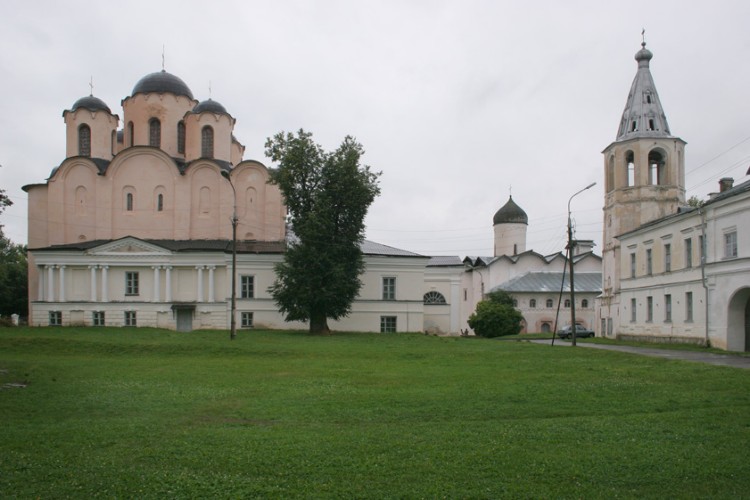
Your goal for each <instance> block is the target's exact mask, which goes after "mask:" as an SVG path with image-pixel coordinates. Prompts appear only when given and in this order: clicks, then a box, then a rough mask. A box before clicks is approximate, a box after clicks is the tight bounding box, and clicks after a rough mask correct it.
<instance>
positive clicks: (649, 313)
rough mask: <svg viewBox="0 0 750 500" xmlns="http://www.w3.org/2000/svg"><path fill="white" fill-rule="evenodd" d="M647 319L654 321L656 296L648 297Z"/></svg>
mask: <svg viewBox="0 0 750 500" xmlns="http://www.w3.org/2000/svg"><path fill="white" fill-rule="evenodd" d="M646 321H647V322H649V323H651V322H652V321H654V298H653V297H646Z"/></svg>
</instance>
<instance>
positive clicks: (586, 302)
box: [581, 299, 589, 309]
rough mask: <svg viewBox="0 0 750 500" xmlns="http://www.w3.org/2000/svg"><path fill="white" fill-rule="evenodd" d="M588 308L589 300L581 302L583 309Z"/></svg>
mask: <svg viewBox="0 0 750 500" xmlns="http://www.w3.org/2000/svg"><path fill="white" fill-rule="evenodd" d="M588 307H589V301H588V299H583V300H582V301H581V309H588Z"/></svg>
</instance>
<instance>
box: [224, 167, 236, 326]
mask: <svg viewBox="0 0 750 500" xmlns="http://www.w3.org/2000/svg"><path fill="white" fill-rule="evenodd" d="M221 176H222V177H224V178H225V179H226V180H228V181H229V185H230V186H232V196H233V198H234V203H233V204H232V307H231V309H232V312H231V318H230V320H229V325H230V326H229V339H230V340H234V339H235V337H237V222H238V219H237V191H236V190H235V189H234V184H233V183H232V179H231V177H229V172H227V171H226V170H222V171H221Z"/></svg>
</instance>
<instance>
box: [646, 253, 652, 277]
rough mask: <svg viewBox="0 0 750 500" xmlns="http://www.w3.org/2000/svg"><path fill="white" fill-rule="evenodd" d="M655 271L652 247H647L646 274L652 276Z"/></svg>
mask: <svg viewBox="0 0 750 500" xmlns="http://www.w3.org/2000/svg"><path fill="white" fill-rule="evenodd" d="M653 271H654V267H653V259H652V254H651V249H650V248H647V249H646V274H648V275H649V276H651V274H653Z"/></svg>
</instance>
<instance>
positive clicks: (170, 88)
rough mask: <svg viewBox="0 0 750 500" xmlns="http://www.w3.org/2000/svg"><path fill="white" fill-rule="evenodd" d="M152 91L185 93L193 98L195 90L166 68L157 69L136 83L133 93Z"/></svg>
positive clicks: (175, 93)
mask: <svg viewBox="0 0 750 500" xmlns="http://www.w3.org/2000/svg"><path fill="white" fill-rule="evenodd" d="M150 92H156V93H170V94H174V95H184V96H186V97H188V98H190V99H192V98H193V92H192V91H191V90H190V87H188V86H187V84H186V83H185V82H183V81H182V79H180V78H179V77H177V76H175V75H173V74H171V73H167V72H166V71H164V70H161V71H157V72H156V73H150V74H148V75H146V76H144V77H143V78H141V79H140V80H138V83H136V84H135V87H133V92H132V94H131V95H136V94H138V93H141V94H146V93H150Z"/></svg>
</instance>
